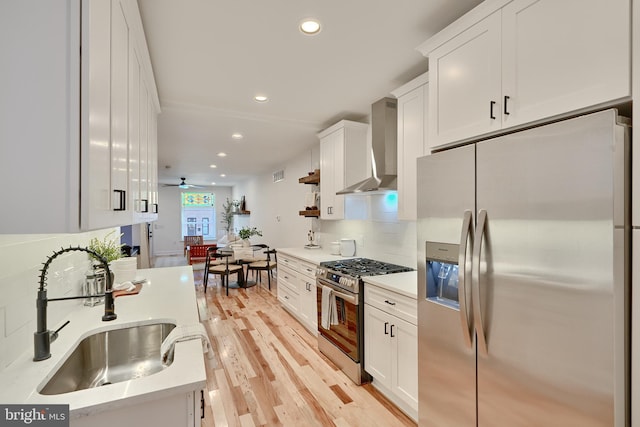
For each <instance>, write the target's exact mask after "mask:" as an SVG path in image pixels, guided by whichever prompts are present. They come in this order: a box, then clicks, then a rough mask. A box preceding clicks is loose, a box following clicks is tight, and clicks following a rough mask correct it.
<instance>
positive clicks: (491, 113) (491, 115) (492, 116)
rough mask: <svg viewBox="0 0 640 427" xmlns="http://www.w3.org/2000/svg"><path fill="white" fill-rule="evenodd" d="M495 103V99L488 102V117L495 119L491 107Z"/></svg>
mask: <svg viewBox="0 0 640 427" xmlns="http://www.w3.org/2000/svg"><path fill="white" fill-rule="evenodd" d="M495 105H496V101H490V102H489V118H490V119H493V120H495V119H496V116H495V115H494V114H493V107H494V106H495Z"/></svg>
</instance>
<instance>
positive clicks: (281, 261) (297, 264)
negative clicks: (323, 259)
mask: <svg viewBox="0 0 640 427" xmlns="http://www.w3.org/2000/svg"><path fill="white" fill-rule="evenodd" d="M278 266H279V267H285V268H286V269H287V271H289V272H292V274H294V275H295V276H298V277H301V276H306V279H305V280H313V281H315V280H316V270H317V266H316V265H315V264H314V263H312V262H309V261H305V260H302V259H298V258H293V257H289V256H279V257H278Z"/></svg>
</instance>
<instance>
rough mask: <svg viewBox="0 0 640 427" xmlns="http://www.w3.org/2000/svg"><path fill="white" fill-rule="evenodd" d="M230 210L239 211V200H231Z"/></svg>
mask: <svg viewBox="0 0 640 427" xmlns="http://www.w3.org/2000/svg"><path fill="white" fill-rule="evenodd" d="M231 211H232V212H233V213H240V200H233V201H232V202H231Z"/></svg>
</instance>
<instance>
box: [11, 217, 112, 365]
mask: <svg viewBox="0 0 640 427" xmlns="http://www.w3.org/2000/svg"><path fill="white" fill-rule="evenodd" d="M115 230H116V232H118V230H119V229H115ZM113 231H114V229H112V228H110V229H106V230H99V231H92V232H87V233H78V234H37V235H30V234H29V235H0V260H1V261H0V371H1V370H3V369H4V368H5V367H7V366H8V365H9V364H10V363H11V362H13V361H14V360H15V359H16V358H17V357H18V356H20V355H21V354H22V353H24V352H25V351H28V350H29V351H30V350H31V349H32V347H33V333H34V332H35V330H36V293H37V290H38V286H39V277H40V269H41V268H42V266H43V264H44V262H45V261H46V260H47V257H49V256H51V255H53V253H54V252H56V251H58V250H60V249H61V248H63V247H64V248H66V247H69V246H82V247H86V246H87V245H88V244H89V241H90V240H91V239H92V238H94V237H97V238H98V239H103V238H104V237H105V236H106V235H107V234H109V233H111V232H113ZM116 235H117V234H116ZM89 266H90V263H89V258H88V255H87V254H86V253H84V252H69V253H67V254H63V255H61V256H59V257H58V258H56V259H55V260H54V261H53V262H52V263H51V265H50V267H49V270H48V274H47V292H48V296H49V297H50V298H55V297H62V296H74V295H81V292H82V284H83V282H84V277H85V273H86V271H87V270H88V268H89ZM82 304H83V302H82V300H71V301H56V302H53V303H50V304H49V305H48V322H47V323H48V326H49V328H50V329H55V328H56V327H58V326H60V325H61V324H62V323H63V322H64V320H65V313H67V312H69V311H70V310H74V309H76V308H79V307H80V306H81V305H82ZM54 345H55V344H54Z"/></svg>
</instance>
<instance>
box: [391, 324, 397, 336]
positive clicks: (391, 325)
mask: <svg viewBox="0 0 640 427" xmlns="http://www.w3.org/2000/svg"><path fill="white" fill-rule="evenodd" d="M394 326H396V325H391V338H393V337H395V335H393V327H394Z"/></svg>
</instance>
